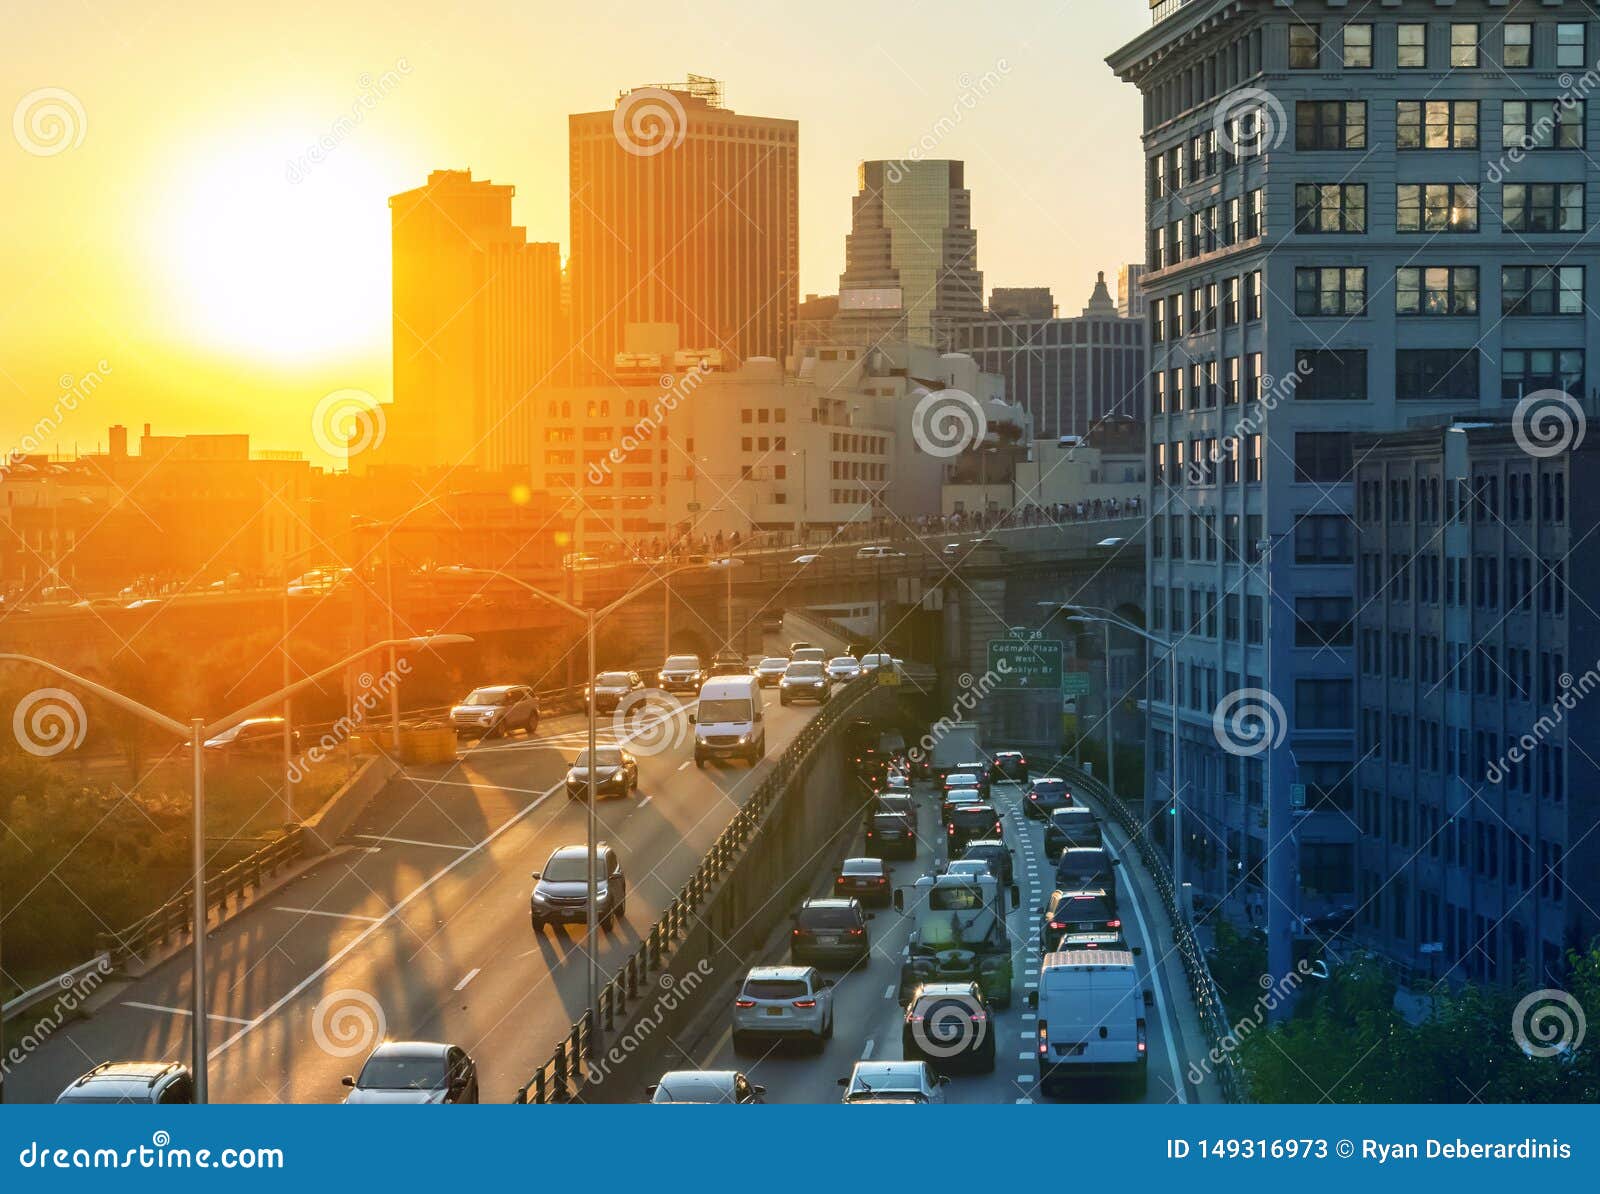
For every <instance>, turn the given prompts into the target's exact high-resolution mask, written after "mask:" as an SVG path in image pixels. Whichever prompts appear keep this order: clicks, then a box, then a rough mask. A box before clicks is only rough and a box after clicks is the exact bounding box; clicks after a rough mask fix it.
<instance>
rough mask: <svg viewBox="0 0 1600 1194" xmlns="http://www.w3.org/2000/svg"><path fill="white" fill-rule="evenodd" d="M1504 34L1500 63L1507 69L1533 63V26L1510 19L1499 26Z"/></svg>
mask: <svg viewBox="0 0 1600 1194" xmlns="http://www.w3.org/2000/svg"><path fill="white" fill-rule="evenodd" d="M1501 29H1502V31H1503V32H1504V34H1505V48H1504V50H1503V51H1502V53H1501V55H1500V65H1502V66H1504V67H1507V68H1508V69H1513V70H1514V69H1516V68H1518V67H1528V66H1532V65H1533V26H1532V25H1530V24H1528V22H1526V21H1511V22H1507V23H1506V24H1505V25H1502V26H1501Z"/></svg>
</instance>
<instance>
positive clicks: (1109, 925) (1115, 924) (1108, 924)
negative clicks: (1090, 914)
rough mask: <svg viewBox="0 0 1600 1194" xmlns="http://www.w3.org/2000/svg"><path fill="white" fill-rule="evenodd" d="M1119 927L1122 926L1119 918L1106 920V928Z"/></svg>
mask: <svg viewBox="0 0 1600 1194" xmlns="http://www.w3.org/2000/svg"><path fill="white" fill-rule="evenodd" d="M1121 927H1122V922H1121V921H1120V920H1108V921H1106V928H1108V929H1120V928H1121Z"/></svg>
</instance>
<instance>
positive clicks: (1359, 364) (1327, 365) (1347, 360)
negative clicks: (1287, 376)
mask: <svg viewBox="0 0 1600 1194" xmlns="http://www.w3.org/2000/svg"><path fill="white" fill-rule="evenodd" d="M1294 367H1295V372H1296V373H1297V374H1298V375H1299V377H1300V381H1299V383H1298V385H1296V387H1295V391H1294V396H1295V398H1296V400H1298V401H1301V402H1360V401H1362V400H1364V399H1365V398H1366V396H1367V350H1366V349H1364V348H1340V349H1333V348H1299V349H1296V350H1295V354H1294Z"/></svg>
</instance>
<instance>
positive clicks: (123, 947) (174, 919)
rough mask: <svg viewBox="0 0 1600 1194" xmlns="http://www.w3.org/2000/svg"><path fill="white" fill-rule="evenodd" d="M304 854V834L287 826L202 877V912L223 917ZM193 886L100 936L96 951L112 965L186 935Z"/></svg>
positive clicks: (191, 918) (191, 922) (191, 915)
mask: <svg viewBox="0 0 1600 1194" xmlns="http://www.w3.org/2000/svg"><path fill="white" fill-rule="evenodd" d="M304 853H305V838H304V834H303V832H302V830H301V828H300V826H298V825H294V826H291V827H290V828H289V829H288V830H287V831H286V832H285V833H284V834H283V835H282V836H281V837H278V838H275V839H274V840H273V841H271V842H268V843H267V844H266V845H265V846H262V847H261V849H259V850H257V851H255V852H254V853H253V854H250V855H247V856H246V857H244V858H241V859H240V860H239V861H238V862H235V863H233V864H231V865H230V866H226V867H224V868H223V869H222V870H220V871H218V872H217V873H215V874H213V875H207V876H206V913H207V915H208V916H209V915H210V913H212V912H221V913H222V914H223V915H226V914H227V911H228V907H229V905H230V904H233V903H234V902H236V901H240V900H242V899H243V898H244V897H245V895H246V894H247V893H249V892H252V891H258V890H259V889H260V888H261V886H262V884H263V883H264V882H265V880H267V879H268V878H269V877H271V876H272V875H274V874H276V873H277V872H278V871H280V870H282V869H283V868H284V867H286V866H288V865H290V864H291V863H293V862H296V861H298V860H299V859H300V857H301V856H302V855H303V854H304ZM193 891H194V885H193V884H192V883H191V884H185V886H184V888H183V890H182V891H180V892H179V893H178V894H177V895H175V896H173V897H172V898H171V899H170V900H168V901H167V902H166V903H165V904H162V905H161V907H159V908H157V909H156V910H155V911H154V912H151V913H150V914H149V915H147V916H142V917H140V918H139V919H138V920H136V921H134V922H133V924H131V925H129V926H128V927H127V928H126V929H123V930H122V931H121V932H120V933H102V934H100V936H99V944H100V947H101V949H102V950H103V951H104V952H105V953H106V954H108V955H110V958H111V960H112V962H113V963H114V964H116V965H119V966H120V965H122V964H124V963H125V962H127V961H128V959H130V958H137V957H142V956H144V955H145V954H146V953H148V952H149V951H151V950H155V949H160V948H161V947H162V946H163V945H166V944H167V943H168V942H170V941H174V940H177V939H179V938H181V937H183V936H186V935H187V934H188V933H189V932H190V931H191V930H192V929H193V927H194V897H193V894H192V893H193Z"/></svg>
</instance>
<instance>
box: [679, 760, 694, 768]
mask: <svg viewBox="0 0 1600 1194" xmlns="http://www.w3.org/2000/svg"><path fill="white" fill-rule="evenodd" d="M692 761H693V760H691V759H685V760H684V761H683V762H681V763H679V764H678V770H679V771H682V770H683V769H684V768H685V767H687V766H688V765H689V764H690V763H691V762H692Z"/></svg>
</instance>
